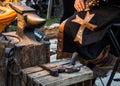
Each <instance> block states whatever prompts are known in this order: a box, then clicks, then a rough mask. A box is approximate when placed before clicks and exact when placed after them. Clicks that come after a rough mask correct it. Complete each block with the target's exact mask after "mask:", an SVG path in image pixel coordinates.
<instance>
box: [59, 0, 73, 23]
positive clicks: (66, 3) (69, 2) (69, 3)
mask: <svg viewBox="0 0 120 86" xmlns="http://www.w3.org/2000/svg"><path fill="white" fill-rule="evenodd" d="M74 1H75V0H63V10H64V11H63V16H62V18H61V20H60V22H62V21H64V20H65V19H67V18H68V17H70V16H72V14H73V13H74V11H75V9H74Z"/></svg>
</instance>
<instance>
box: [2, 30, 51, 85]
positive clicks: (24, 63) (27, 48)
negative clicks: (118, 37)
mask: <svg viewBox="0 0 120 86" xmlns="http://www.w3.org/2000/svg"><path fill="white" fill-rule="evenodd" d="M4 34H5V35H10V36H11V37H8V39H10V40H12V41H13V45H14V43H16V46H17V47H16V48H15V56H14V57H15V58H16V59H17V61H18V63H19V64H20V66H21V68H22V69H23V68H27V67H31V66H35V65H39V64H43V63H48V62H50V56H49V43H48V44H45V43H38V42H35V41H33V40H30V39H28V38H27V37H25V38H24V39H22V38H20V37H18V36H17V35H16V32H8V33H4ZM12 36H13V38H14V36H15V37H18V38H19V39H20V40H21V41H20V42H18V43H17V41H18V40H17V39H13V38H12ZM0 50H1V51H0V86H4V85H3V83H4V63H5V46H4V45H3V44H1V45H0ZM12 69H13V70H15V71H16V70H18V69H17V67H16V65H15V64H13V66H12ZM8 78H9V86H21V75H18V76H13V75H11V74H10V75H9V77H8ZM1 81H2V82H1Z"/></svg>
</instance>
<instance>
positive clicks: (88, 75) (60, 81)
mask: <svg viewBox="0 0 120 86" xmlns="http://www.w3.org/2000/svg"><path fill="white" fill-rule="evenodd" d="M69 61H70V60H69V59H64V60H58V61H55V62H52V63H48V64H45V65H46V66H47V67H54V66H56V65H60V64H65V63H67V62H69ZM81 65H82V64H80V63H79V62H77V63H76V66H81ZM22 76H23V78H22V86H68V85H70V86H71V85H72V86H92V78H93V72H92V71H91V70H90V69H89V68H88V67H86V66H81V70H80V71H79V72H74V73H70V74H68V73H59V76H58V77H54V76H51V75H50V74H49V72H48V71H46V70H44V69H43V68H41V67H40V66H34V67H29V68H26V69H23V70H22ZM86 81H87V82H86Z"/></svg>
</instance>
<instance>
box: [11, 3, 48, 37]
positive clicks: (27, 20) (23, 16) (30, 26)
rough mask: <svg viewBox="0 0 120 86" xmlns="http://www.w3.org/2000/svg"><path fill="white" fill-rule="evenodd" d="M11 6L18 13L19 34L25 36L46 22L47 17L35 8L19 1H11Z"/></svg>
mask: <svg viewBox="0 0 120 86" xmlns="http://www.w3.org/2000/svg"><path fill="white" fill-rule="evenodd" d="M10 6H11V8H12V9H13V10H15V11H16V13H17V32H16V33H17V35H19V36H20V37H22V38H23V37H24V35H26V33H27V34H28V35H29V33H31V32H32V33H33V32H34V29H35V28H40V27H41V26H42V25H44V24H45V21H46V20H45V19H43V18H41V17H39V16H38V15H36V13H35V9H33V8H31V7H28V6H26V5H23V4H21V3H20V2H18V3H10Z"/></svg>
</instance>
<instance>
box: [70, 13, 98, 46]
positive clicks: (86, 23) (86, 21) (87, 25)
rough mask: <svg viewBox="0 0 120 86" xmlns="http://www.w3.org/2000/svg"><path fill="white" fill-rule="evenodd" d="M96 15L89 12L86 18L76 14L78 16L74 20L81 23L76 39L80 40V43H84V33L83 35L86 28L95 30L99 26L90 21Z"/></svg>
mask: <svg viewBox="0 0 120 86" xmlns="http://www.w3.org/2000/svg"><path fill="white" fill-rule="evenodd" d="M94 15H95V14H90V13H89V12H87V13H86V16H85V18H84V19H82V18H80V17H79V16H78V15H76V18H75V19H73V20H72V21H73V22H76V23H78V24H81V26H80V27H79V30H78V32H77V35H76V37H75V39H74V41H79V43H80V44H82V35H83V32H84V30H85V28H88V29H90V30H92V31H94V29H95V28H96V27H97V25H94V24H91V23H89V21H90V20H91V19H92V18H93V17H94Z"/></svg>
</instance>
